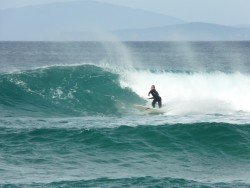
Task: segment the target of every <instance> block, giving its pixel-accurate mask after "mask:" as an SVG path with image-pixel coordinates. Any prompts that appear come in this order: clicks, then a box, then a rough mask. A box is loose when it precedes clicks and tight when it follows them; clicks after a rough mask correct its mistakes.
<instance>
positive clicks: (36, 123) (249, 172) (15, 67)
mask: <svg viewBox="0 0 250 188" xmlns="http://www.w3.org/2000/svg"><path fill="white" fill-rule="evenodd" d="M249 50H250V43H249V42H226V43H223V42H211V43H208V42H201V43H162V42H131V43H124V44H120V43H96V42H87V43H86V42H82V43H47V42H31V43H30V42H1V43H0V54H1V59H0V64H1V72H0V177H1V178H0V187H249V186H250V178H249V177H250V125H249V122H250V115H249V112H250V100H249V94H250V87H249V83H250V75H249V63H250V62H249V59H250V58H249V57H250V56H249V54H248V51H249ZM151 84H155V85H156V87H157V89H158V91H159V93H160V95H161V96H162V98H163V110H164V111H165V114H163V115H156V116H155V115H154V116H150V115H145V114H142V113H141V112H138V111H137V110H136V109H134V107H133V105H134V104H142V105H150V101H148V100H147V92H148V89H149V87H150V85H151Z"/></svg>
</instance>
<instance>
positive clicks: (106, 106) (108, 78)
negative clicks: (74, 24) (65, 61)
mask: <svg viewBox="0 0 250 188" xmlns="http://www.w3.org/2000/svg"><path fill="white" fill-rule="evenodd" d="M0 83H1V85H0V91H1V92H0V106H2V107H4V108H5V109H8V110H9V111H11V112H12V113H13V112H14V113H16V114H20V115H22V114H25V115H28V116H29V115H31V116H34V115H44V114H45V115H47V116H49V115H63V114H67V115H73V116H83V115H91V114H92V115H95V114H119V113H121V112H123V111H126V107H128V106H129V105H131V104H133V103H138V102H141V101H142V99H140V98H139V97H138V96H137V95H136V94H135V93H133V92H132V91H131V90H130V89H128V88H121V87H120V84H119V75H117V74H114V73H111V72H108V71H105V70H104V69H102V68H99V67H97V66H92V65H82V66H54V67H49V68H41V69H36V70H31V71H22V72H18V73H8V74H1V75H0Z"/></svg>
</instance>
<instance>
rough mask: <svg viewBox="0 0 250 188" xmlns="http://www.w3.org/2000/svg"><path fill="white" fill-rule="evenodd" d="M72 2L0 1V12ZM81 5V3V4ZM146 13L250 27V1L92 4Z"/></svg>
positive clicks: (154, 0) (152, 0) (127, 0)
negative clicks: (136, 9)
mask: <svg viewBox="0 0 250 188" xmlns="http://www.w3.org/2000/svg"><path fill="white" fill-rule="evenodd" d="M69 1H74V0H0V9H5V8H14V7H21V6H27V5H35V4H46V3H52V2H69ZM82 1H84V0H82ZM95 1H99V2H106V3H111V4H116V5H123V6H127V7H132V8H138V9H144V10H149V11H152V12H157V13H162V14H166V15H169V16H173V17H177V18H180V19H182V20H185V21H187V22H207V23H216V24H223V25H231V26H235V25H243V26H245V25H246V26H250V0H95Z"/></svg>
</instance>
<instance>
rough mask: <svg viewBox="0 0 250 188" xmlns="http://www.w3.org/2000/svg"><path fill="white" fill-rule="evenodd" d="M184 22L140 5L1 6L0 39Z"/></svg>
mask: <svg viewBox="0 0 250 188" xmlns="http://www.w3.org/2000/svg"><path fill="white" fill-rule="evenodd" d="M180 23H184V22H183V21H182V20H180V19H177V18H173V17H170V16H166V15H163V14H157V13H153V12H148V11H144V10H139V9H132V8H128V7H122V6H116V5H111V4H106V3H100V2H95V1H87V0H86V1H76V2H75V1H74V2H63V3H53V4H44V5H36V6H27V7H22V8H13V9H5V10H0V40H54V39H56V40H63V38H62V37H63V35H61V34H63V33H68V32H82V31H87V32H91V31H97V32H102V31H107V30H118V29H132V28H146V27H155V26H162V25H173V24H180Z"/></svg>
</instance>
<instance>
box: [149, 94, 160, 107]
mask: <svg viewBox="0 0 250 188" xmlns="http://www.w3.org/2000/svg"><path fill="white" fill-rule="evenodd" d="M149 94H151V95H152V96H153V97H151V98H150V99H154V100H153V102H152V106H153V108H154V107H155V103H156V102H158V106H159V108H161V97H160V95H159V93H158V92H157V91H156V90H155V89H151V90H150V92H149V93H148V95H149Z"/></svg>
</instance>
